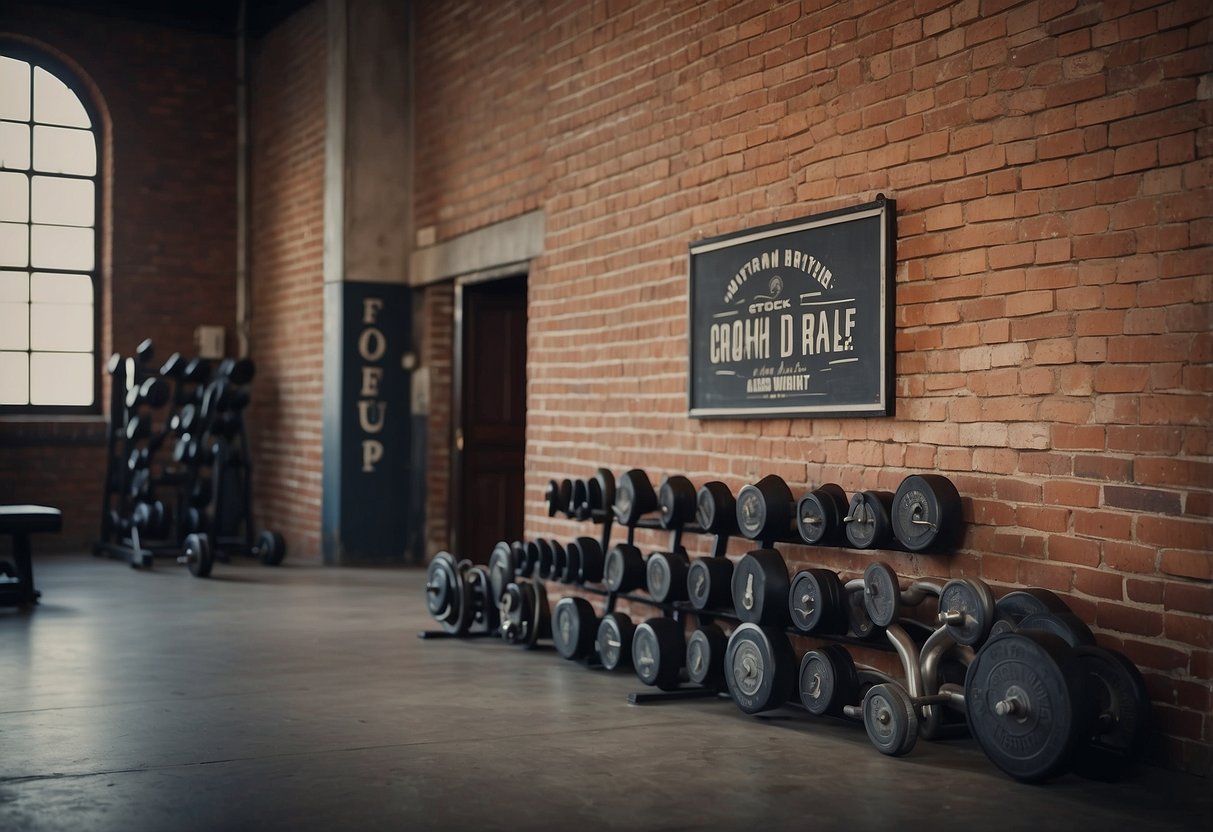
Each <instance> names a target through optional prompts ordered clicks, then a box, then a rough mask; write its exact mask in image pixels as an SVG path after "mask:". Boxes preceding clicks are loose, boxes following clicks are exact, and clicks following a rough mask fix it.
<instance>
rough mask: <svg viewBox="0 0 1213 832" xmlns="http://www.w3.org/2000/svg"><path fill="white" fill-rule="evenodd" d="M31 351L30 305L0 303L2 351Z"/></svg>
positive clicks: (0, 342)
mask: <svg viewBox="0 0 1213 832" xmlns="http://www.w3.org/2000/svg"><path fill="white" fill-rule="evenodd" d="M28 349H29V304H28V303H0V350H28Z"/></svg>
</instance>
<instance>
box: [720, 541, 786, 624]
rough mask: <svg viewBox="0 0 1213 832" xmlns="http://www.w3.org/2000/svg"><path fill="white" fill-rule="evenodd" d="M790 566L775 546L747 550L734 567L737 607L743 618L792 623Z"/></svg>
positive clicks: (738, 613) (756, 622)
mask: <svg viewBox="0 0 1213 832" xmlns="http://www.w3.org/2000/svg"><path fill="white" fill-rule="evenodd" d="M790 588H791V581H789V580H788V567H787V564H786V563H784V560H783V555H781V554H779V552H777V551H775V550H774V549H755V550H754V551H752V552H747V553H746V554H745V555H743V556H742V558H741V560H739V561H738V562H737V566H736V567H734V569H733V580H732V590H733V610H734V612H736V613H737V617H738V618H739V619H741V620H742V621H748V622H750V623H753V624H769V625H771V626H773V627H785V626H787V624H788V591H789V589H790Z"/></svg>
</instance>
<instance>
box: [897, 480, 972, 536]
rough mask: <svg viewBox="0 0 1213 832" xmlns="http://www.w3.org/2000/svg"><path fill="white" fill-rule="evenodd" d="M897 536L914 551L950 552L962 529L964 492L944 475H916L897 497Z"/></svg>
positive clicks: (899, 491) (904, 481)
mask: <svg viewBox="0 0 1213 832" xmlns="http://www.w3.org/2000/svg"><path fill="white" fill-rule="evenodd" d="M892 514H893V534H894V536H895V537H896V538H897V539H898V540H900V541H901V543H902V545H903V546H905V547H906V548H907V549H909V550H910V551H911V552H923V551H927V550H933V549H935V550H938V549H946V548H947V546H948V544H950V543H951V541H952V540H954V539H955V536H956V532H957V530H958V529H959V528H960V523H961V511H960V493H959V492H958V491H957V490H956V486H955V485H953V484H952V481H951V480H950V479H948V478H947V477H945V476H943V475H941V474H912V475H910V476H908V477H906V478H905V479H904V480H902V481H901V485H899V486H898V487H897V493H896V494H894V495H893V512H892Z"/></svg>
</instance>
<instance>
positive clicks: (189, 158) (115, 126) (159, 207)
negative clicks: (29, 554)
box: [0, 2, 236, 549]
mask: <svg viewBox="0 0 1213 832" xmlns="http://www.w3.org/2000/svg"><path fill="white" fill-rule="evenodd" d="M0 33H5V34H11V35H16V36H18V37H21V38H24V39H27V40H33V41H35V42H36V43H40V44H43V45H45V46H46V47H47V48H48V49H49V50H51V51H52V52H56V53H59V54H61V55H63V56H65V57H66V58H67V59H68V60H69V61H70V62H71V63H73V64H75V65H76V66H78V67H79V68H80V69H81V70H82V72H83V74H84V75H86V76H87V78H88V79H89V80H91V81H92V82H93V84H95V86H96V89H97V91H98V92H99V94H100V97H101V99H102V106H103V107H104V109H105V110H106V111H108V115H109V120H110V125H111V128H112V129H111V132H110V135H109V137H108V139H109V142H108V145H109V148H108V149H109V151H110V152H109V155H108V156H107V157H106V158H105V161H104V164H103V167H102V173H103V175H105V176H108V177H109V178H110V182H111V185H112V212H111V213H110V214H109V215H105V217H104V221H105V222H107V223H109V228H110V230H111V232H112V236H111V238H110V241H109V246H108V248H105V249H104V257H103V278H102V279H103V284H104V285H103V287H102V291H101V296H100V297H99V298H98V302H99V303H100V304H101V311H102V333H101V353H102V355H101V357H102V361H103V362H104V359H105V358H106V357H108V355H109V352H110V351H111V350H117V351H119V352H122V353H123V354H124V355H129V354H131V353H132V352H133V351H134V348H135V346H136V345H137V344H138V343H139V342H140V341H142V340H143V339H144V338H147V337H151V338H152V339H153V340H154V341H155V343H156V354H157V356H158V357H159V358H161V359H162V358H165V357H167V356H168V355H169V354H170V353H172V352H174V351H181V352H184V353H190V354H192V352H193V332H194V328H195V327H196V326H198V325H199V324H220V325H223V326H225V327H226V328H227V331H228V334H229V342H228V343H229V348H231V349H234V348H235V341H234V339H233V338H231V337H230V336H231V334H232V332H233V328H234V324H235V299H236V289H235V275H234V270H233V267H234V264H235V176H236V174H235V143H234V141H233V137H234V135H235V130H236V122H235V106H234V78H235V70H234V67H235V42H234V40H233V38H231V37H227V36H217V35H211V34H205V33H200V32H192V31H185V30H179V29H172V28H166V27H163V26H157V25H153V24H146V23H138V22H131V21H120V20H117V19H109V18H102V17H96V16H93V15H89V14H85V13H77V12H72V11H68V10H64V9H60V8H54V9H47V8H42V7H40V6H39V5H37V4H32V3H21V2H12V3H6V4H5V5H4V8H3V11H0ZM102 399H103V400H105V398H104V396H103V397H102ZM104 442H105V435H104V429H103V427H102V425H101V422H100V420H99V419H87V418H84V419H70V420H68V421H66V422H64V421H62V420H39V419H31V418H20V419H13V418H5V419H3V420H0V502H29V501H36V502H43V503H50V504H52V505H57V506H59V507H60V508H61V509H62V510H63V512H64V526H65V528H64V533H63V534H62V535H60V536H58V537H57V538H54V539H53V540H52V539H51V538H47V540H46V541H45V543H44V544H43V548H45V549H51V548H65V549H81V548H84V547H86V546H88V545H89V544H91V542H92V541H93V540H95V539H96V536H97V530H98V523H99V517H98V514H99V511H100V505H101V491H102V485H103V483H102V479H103V472H104V465H105V461H104V459H105V453H104Z"/></svg>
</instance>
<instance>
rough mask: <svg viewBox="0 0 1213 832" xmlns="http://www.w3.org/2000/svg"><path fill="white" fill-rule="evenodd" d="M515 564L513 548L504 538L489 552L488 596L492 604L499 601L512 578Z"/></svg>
mask: <svg viewBox="0 0 1213 832" xmlns="http://www.w3.org/2000/svg"><path fill="white" fill-rule="evenodd" d="M516 569H517V564H516V563H515V561H514V549H513V547H512V546H510V544H509V543H508V542H506V541H504V540H502V541H501V542H500V543H498V544H497V545H496V546H494V547H493V551H492V553H490V554H489V597H490V598H491V599H492V601H493V603H494V604H500V603H501V597H502V596H503V595H504V594H505V588H506V586H507V585H508V584H509V583H510V581H512V580H514V573H515V571H516Z"/></svg>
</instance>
